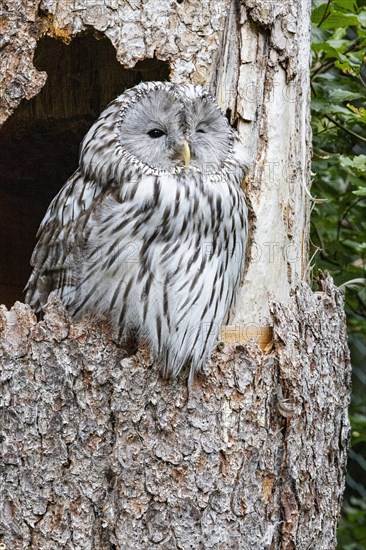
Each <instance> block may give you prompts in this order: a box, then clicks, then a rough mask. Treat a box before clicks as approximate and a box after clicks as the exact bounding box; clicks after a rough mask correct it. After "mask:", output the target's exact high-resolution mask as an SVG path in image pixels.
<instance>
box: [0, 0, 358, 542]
mask: <svg viewBox="0 0 366 550" xmlns="http://www.w3.org/2000/svg"><path fill="white" fill-rule="evenodd" d="M0 10H1V17H2V18H1V37H0V48H1V53H2V56H1V59H0V74H1V75H2V77H1V79H0V123H1V122H3V121H4V120H6V119H7V118H8V117H9V116H10V115H11V113H12V112H13V111H14V110H15V109H17V112H16V113H15V115H14V116H13V117H11V118H9V119H8V120H7V122H6V123H5V125H4V126H3V129H2V130H1V131H0V147H1V148H2V149H4V147H7V148H9V147H10V149H11V150H12V148H13V147H14V155H13V164H11V166H12V168H11V170H10V169H7V170H1V166H2V165H1V162H2V161H1V159H0V172H2V174H6V177H8V179H5V181H4V184H2V185H1V189H0V197H1V198H2V197H3V196H5V199H4V200H2V202H1V204H0V245H1V246H2V247H3V246H4V250H5V251H7V255H6V254H4V253H3V249H2V250H1V252H2V258H1V259H2V263H1V265H0V292H1V295H0V301H2V300H3V299H5V298H3V296H5V294H4V293H5V292H7V293H8V294H7V301H8V303H12V300H11V298H13V297H14V296H16V295H18V294H17V293H19V288H21V282H22V278H21V277H20V274H19V272H20V271H21V270H22V269H23V270H24V268H23V267H22V268H20V267H19V265H20V264H18V263H17V262H18V261H20V260H19V258H20V257H21V256H22V255H24V254H22V252H23V249H22V247H26V246H32V243H31V237H30V235H33V233H34V228H35V226H36V225H37V223H38V222H37V216H38V215H39V213H38V210H41V209H42V208H43V206H42V208H41V202H42V201H41V200H40V199H41V198H42V200H44V199H45V200H46V203H45V206H46V205H47V202H48V200H49V199H50V198H51V197H49V198H48V199H47V196H46V188H47V192H48V193H50V192H52V194H54V192H53V189H54V188H55V190H57V186H59V185H60V184H62V181H61V182H58V180H57V172H60V171H61V168H62V166H63V165H64V164H65V163H66V162H68V161H69V160H70V157H71V156H72V154H75V155H76V152H77V148H76V149H75V151H74V153H73V152H72V151H71V149H70V150H69V149H67V144H68V143H69V142H70V141H72V139H74V141H75V142H77V143H79V141H80V137H81V136H79V133H80V132H81V131H83V132H84V131H85V125H87V124H88V121H89V123H90V119H92V117H95V116H97V115H98V112H99V111H100V110H101V108H103V107H104V106H105V102H106V101H108V100H109V99H112V97H113V95H112V97H110V96H109V94H110V93H113V94H115V95H117V92H116V90H119V91H122V90H123V89H124V87H127V86H130V85H133V84H134V83H135V81H136V80H137V81H138V80H141V78H145V79H152V78H160V79H163V78H166V76H167V71H168V70H169V67H170V78H171V79H172V80H175V81H192V82H196V83H201V84H204V85H205V86H207V87H209V88H210V89H211V91H213V93H215V94H216V96H217V99H218V101H219V103H220V104H221V106H222V107H223V109H226V110H228V115H229V116H230V117H231V120H232V122H236V124H237V126H238V129H239V132H240V133H241V135H242V137H243V141H244V143H245V144H246V146H247V150H248V164H249V168H250V169H249V176H248V181H247V191H248V202H249V206H250V209H251V222H250V245H249V247H248V262H247V269H246V275H245V280H244V285H243V289H242V292H241V295H240V299H239V309H238V313H237V315H236V317H235V318H234V319H233V320H232V324H231V325H230V327H227V330H226V332H227V333H230V337H228V338H226V337H225V340H230V341H232V340H233V334H234V340H236V339H237V340H239V343H238V344H236V345H234V344H231V345H230V346H226V347H224V348H223V349H221V350H220V351H217V352H216V353H215V354H214V355H213V357H212V362H211V364H210V365H208V366H207V368H206V373H205V374H204V375H203V376H202V377H200V378H199V379H197V381H196V382H195V384H194V387H193V389H192V390H191V391H190V392H188V390H187V386H186V383H185V381H184V379H179V380H176V381H173V382H172V381H164V380H162V379H161V378H160V376H159V373H158V368H157V367H156V366H154V365H151V362H150V357H149V352H148V350H146V349H141V350H140V351H139V352H138V353H137V354H136V355H134V356H132V357H130V356H129V355H128V354H127V353H126V352H125V351H124V350H122V349H121V348H120V347H118V346H117V345H116V344H115V343H114V342H112V341H111V340H110V338H109V336H108V331H107V329H106V328H105V327H103V326H101V325H100V326H93V324H92V323H90V322H88V321H87V320H85V321H83V322H80V323H74V322H73V321H72V320H71V319H70V318H69V317H68V316H67V314H66V313H65V311H64V310H63V308H62V306H61V305H60V304H59V303H58V302H55V301H53V302H51V303H50V304H49V306H48V309H47V312H46V315H45V318H44V320H43V321H42V322H39V323H37V321H36V319H35V317H34V315H33V314H32V312H31V311H30V309H29V308H28V307H26V306H24V305H22V304H21V303H16V305H15V306H14V307H13V308H12V309H11V310H10V311H8V310H6V308H3V309H1V310H0V361H1V366H2V370H1V384H2V387H1V402H2V407H3V408H2V419H1V431H2V443H1V445H2V465H1V475H2V480H0V491H1V500H0V507H1V517H0V547H1V549H2V550H3V549H4V550H10V548H12V549H15V550H17V549H24V548H31V549H34V550H36V549H40V550H48V549H50V550H54V549H58V548H67V549H75V550H84V549H93V550H104V549H105V550H107V549H112V548H121V549H122V548H123V549H125V548H128V549H130V548H131V549H151V548H155V547H156V548H162V549H163V548H165V549H167V550H168V549H169V550H171V549H174V548H179V549H183V550H188V549H193V548H195V549H196V548H207V549H217V550H224V549H230V548H232V549H237V548H242V549H244V550H247V549H248V550H252V549H253V548H254V549H262V548H263V549H265V548H270V549H272V550H273V549H282V550H284V549H286V550H288V549H296V550H310V549H312V548H316V549H317V550H330V549H332V548H334V547H335V530H336V524H337V518H338V515H339V509H340V502H341V497H342V492H343V487H344V475H345V461H346V446H347V437H348V429H349V427H348V420H347V414H346V410H347V404H348V399H349V376H350V372H349V371H350V367H349V359H348V350H347V343H346V335H345V323H344V315H343V305H342V300H341V297H340V295H339V293H338V292H337V290H336V289H335V288H334V287H333V285H332V283H331V281H330V280H329V279H328V278H327V279H325V280H324V281H322V283H321V284H322V289H321V292H319V293H317V294H314V293H313V292H312V291H311V290H310V288H309V287H308V286H307V284H306V283H305V282H301V281H302V280H303V279H304V278H306V272H307V242H308V204H307V198H306V197H307V193H308V191H307V185H308V182H309V173H310V171H309V158H310V147H309V141H310V134H309V124H308V118H309V110H308V96H309V13H310V0H304V1H300V0H288V1H286V2H280V1H272V2H268V0H245V1H242V2H238V1H235V0H217V1H210V0H208V1H203V2H198V0H183V1H180V2H175V1H173V0H164V1H160V0H159V1H157V0H148V1H141V0H128V1H127V0H126V1H124V0H58V1H56V0H43V1H41V2H40V1H39V0H6V2H5V4H3V6H2V7H1V8H0ZM85 33H86V34H85ZM42 37H43V38H42ZM50 37H54V38H57V39H59V40H62V41H63V42H64V43H69V42H71V46H69V47H70V51H71V50H72V48H73V47H74V46H75V52H74V50H72V51H73V52H74V53H75V55H76V63H75V62H74V61H75V60H74V61H73V62H72V61H71V56H70V58H69V57H68V54H67V53H66V52H65V51H64V50H62V51H61V50H59V49H58V48H56V49H55V50H52V47H53V46H52V45H51V46H50V44H49V41H51V42H52V40H51V38H50ZM75 37H77V38H75ZM95 37H96V38H97V39H98V42H97V41H96V40H95ZM105 37H107V38H108V39H109V40H110V43H109V42H108V40H107V39H106V38H105ZM37 43H38V47H37V48H36V46H37ZM41 43H42V45H41ZM97 44H99V46H100V47H99V46H98V45H97ZM57 45H60V42H57ZM63 47H64V46H63ZM113 48H114V50H115V52H116V55H117V59H118V61H119V62H120V63H121V64H123V65H124V66H125V67H127V68H128V67H132V66H133V65H134V64H135V63H136V62H138V61H140V62H143V63H145V62H146V63H147V65H139V66H135V67H134V69H133V71H128V72H127V70H125V72H124V73H123V74H122V73H121V72H119V68H120V67H119V65H118V64H117V63H115V65H113V63H112V60H111V57H110V50H111V49H113ZM114 50H113V55H114ZM70 51H69V53H70ZM35 52H36V54H37V55H36V57H37V58H35V59H33V56H34V54H35ZM47 52H48V53H47ZM108 52H109V53H108ZM43 56H44V58H45V62H44V63H43V61H42V58H43ZM148 58H150V60H148ZM153 58H154V59H153ZM164 62H165V63H164ZM42 63H43V64H42ZM63 63H64V65H63ZM53 65H57V66H58V65H60V67H61V68H62V71H61V75H60V74H58V73H56V72H55V73H53V75H52V78H51V77H50V78H49V80H48V82H47V84H46V86H44V84H45V82H46V78H47V75H46V73H45V72H42V70H36V68H35V66H37V67H46V68H47V72H48V73H49V74H51V71H52V68H53ZM75 65H76V66H75ZM116 65H118V67H116ZM85 66H86V67H87V70H86V71H85V70H84V72H83V69H85ZM137 67H139V68H137ZM44 70H46V69H44ZM64 75H65V76H64ZM113 75H114V76H113ZM112 76H113V78H112ZM48 85H49V87H48V88H47V86H48ZM88 86H89V88H88ZM43 87H44V88H43ZM41 89H42V91H41V93H39V92H40V90H41ZM78 90H79V91H80V90H81V95H80V96H78V95H77V91H78ZM84 90H85V93H84ZM95 90H98V93H96V91H95ZM91 91H92V93H90V92H91ZM43 92H45V93H44V95H43V96H42V93H43ZM69 92H70V93H69ZM118 93H119V92H118ZM36 94H38V96H36ZM68 94H69V95H68ZM33 96H34V100H35V101H36V100H37V98H41V99H40V100H39V101H38V103H37V102H35V103H32V102H33V99H32V100H31V101H29V103H26V104H24V101H23V103H22V104H21V102H22V100H28V99H30V98H32V97H33ZM41 96H42V97H41ZM83 96H84V97H83ZM96 96H98V97H96ZM85 98H86V101H85V103H84V104H83V109H84V111H79V110H78V108H79V106H81V105H82V103H83V99H84V100H85ZM89 99H90V100H89ZM93 101H94V102H95V104H94V105H92V103H93ZM20 104H21V105H20ZM24 105H25V107H24ZM22 109H23V110H22ZM94 111H96V112H94ZM17 113H21V114H20V115H19V116H18V115H17ZM17 116H18V118H17ZM12 121H13V122H12ZM18 122H20V123H21V127H22V129H24V132H25V133H23V134H22V135H21V136H20V135H19V133H17V132H18ZM75 125H78V126H77V128H78V129H77V131H75V132H74V128H75ZM28 128H30V130H29V131H28V133H27V129H28ZM22 131H23V130H22ZM56 134H60V135H62V136H65V137H64V138H63V142H64V144H63V146H62V147H64V148H61V149H59V145H57V146H56V145H54V143H56V142H54V141H53V137H54V136H55V135H56ZM24 136H25V137H24ZM23 138H24V139H23ZM17 140H18V141H17ZM77 140H78V141H77ZM18 142H21V148H22V149H24V150H25V151H26V153H27V151H28V149H27V147H29V155H28V158H27V162H29V163H30V164H29V166H30V169H29V172H32V170H33V169H35V168H36V167H37V166H38V165H42V166H44V172H45V173H44V174H40V175H39V174H38V173H37V174H38V175H37V177H36V178H35V179H34V180H26V179H25V178H24V173H23V172H22V167H21V166H19V164H20V162H19V161H18V156H17V151H18V149H17V148H16V145H17V143H18ZM34 144H36V146H37V147H38V148H37V149H36V150H35V149H34V148H33V145H34ZM31 148H32V149H31ZM53 150H57V151H60V155H59V156H60V159H57V160H58V164H57V163H56V159H55V157H52V156H51V152H53ZM35 151H36V153H37V154H35ZM66 151H67V153H66ZM17 161H18V162H17ZM47 161H48V162H49V163H48V164H45V163H46V162H47ZM32 163H33V164H32ZM7 166H9V165H7ZM52 167H53V171H54V173H52V177H49V178H48V179H49V181H47V174H49V172H48V170H49V169H51V168H52ZM71 168H72V162H70V172H71V171H72V170H71ZM69 175H70V174H69V173H68V174H66V177H67V176H69ZM41 176H42V177H41ZM26 184H27V185H28V190H25V191H24V189H25V187H27V185H26ZM23 188H24V189H23ZM43 188H44V189H45V191H44V195H43V194H42V193H43V191H42V189H43ZM18 195H19V200H18ZM32 201H33V203H34V204H33V203H32ZM5 204H6V205H10V207H9V208H11V211H9V212H8V213H7V215H6V216H5V215H4V212H5V208H4V205H5ZM19 204H21V216H20V215H19V211H18V210H17V207H18V206H19ZM42 204H43V203H42ZM7 208H8V207H7ZM7 220H9V222H8V221H7ZM13 220H16V221H17V225H16V226H12V227H10V228H9V227H8V223H9V224H10V223H13ZM27 220H30V221H27ZM23 226H24V227H23ZM22 227H23V230H24V235H25V237H24V238H23V237H20V238H19V243H18V245H17V246H18V247H19V254H18V253H17V252H14V250H17V247H14V246H13V243H14V241H13V238H14V235H16V234H18V233H19V235H20V231H21V229H22ZM28 241H29V242H28ZM17 254H18V255H17ZM13 256H16V258H15V261H13V260H14V258H13ZM10 260H11V261H13V263H12V267H10V268H9V263H10ZM250 260H251V261H250ZM18 267H19V268H18ZM23 276H24V273H23ZM17 277H19V281H18V280H17V281H15V279H17ZM15 282H16V285H17V287H16V289H15ZM2 283H4V288H5V287H6V290H4V291H3V287H2ZM12 285H14V289H13V290H11V291H9V288H13V287H12ZM3 292H4V293H3ZM268 293H271V296H272V298H271V299H270V301H268ZM19 297H20V295H19ZM264 325H266V326H264ZM268 325H273V342H272V343H271V344H270V345H268V338H267V340H266V341H265V342H264V344H263V345H262V348H264V352H263V353H262V352H261V351H260V350H259V349H258V347H257V346H256V344H255V343H254V342H251V343H249V344H248V345H246V346H243V345H242V342H241V341H242V340H243V339H242V336H243V335H244V339H247V336H248V334H249V335H252V334H253V333H254V334H255V333H256V332H258V334H259V335H268V334H271V332H270V331H269V326H268ZM237 335H238V336H237ZM266 342H267V344H266ZM1 545H2V546H1Z"/></svg>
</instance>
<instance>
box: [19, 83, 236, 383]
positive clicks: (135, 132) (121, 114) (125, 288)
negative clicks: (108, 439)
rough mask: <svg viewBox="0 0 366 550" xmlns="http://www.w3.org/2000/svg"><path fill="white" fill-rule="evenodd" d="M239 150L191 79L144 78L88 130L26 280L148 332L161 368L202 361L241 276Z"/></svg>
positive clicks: (124, 333)
mask: <svg viewBox="0 0 366 550" xmlns="http://www.w3.org/2000/svg"><path fill="white" fill-rule="evenodd" d="M244 159H245V153H244V149H243V146H242V144H241V143H240V141H239V138H238V136H237V134H236V132H235V130H234V129H233V128H232V127H231V126H230V125H229V123H228V122H227V120H226V118H225V117H224V115H223V114H222V113H221V111H220V110H219V108H218V106H217V104H216V103H215V101H214V100H213V98H212V97H211V96H210V95H209V93H208V92H207V91H205V90H204V89H203V88H201V87H200V86H194V85H176V84H172V83H167V82H144V83H141V84H139V85H137V86H135V87H134V88H132V89H130V90H127V91H125V92H124V93H123V94H122V95H120V96H119V97H118V98H117V99H115V100H114V101H113V102H112V103H111V104H110V105H109V106H108V107H107V108H106V109H105V111H104V112H103V113H102V114H101V115H100V117H99V119H98V120H97V122H96V123H95V124H94V125H93V126H92V127H91V129H90V130H89V132H88V133H87V134H86V136H85V138H84V140H83V142H82V145H81V150H80V161H79V168H78V169H77V170H76V172H75V173H74V174H73V175H72V176H71V177H70V179H69V180H68V181H67V182H66V184H65V185H64V187H63V188H62V189H61V191H60V192H59V194H58V195H57V196H56V197H55V199H54V200H53V201H52V203H51V205H50V206H49V208H48V211H47V213H46V215H45V217H44V219H43V221H42V224H41V227H40V229H39V232H38V239H39V240H38V243H37V245H36V248H35V250H34V252H33V255H32V259H31V263H32V266H33V267H34V269H33V272H32V275H31V277H30V279H29V281H28V284H27V287H26V291H27V292H26V301H27V302H28V303H29V304H30V305H31V306H33V308H34V309H35V310H36V312H39V311H40V310H41V309H42V306H43V305H44V304H45V303H46V301H47V297H48V295H49V294H50V292H52V291H53V292H54V293H55V294H56V295H57V296H59V297H60V298H61V300H62V301H63V303H64V304H65V306H66V308H67V309H68V311H69V312H70V313H71V314H72V315H73V316H75V317H76V318H80V317H81V316H82V315H84V314H86V313H88V314H90V315H92V316H98V315H103V316H107V317H108V318H109V320H110V323H111V326H112V327H113V329H114V331H115V333H116V335H117V336H118V338H119V339H120V340H123V339H124V338H126V337H128V335H130V334H131V333H132V334H134V335H135V337H137V338H138V339H139V340H144V341H148V342H149V343H150V346H151V349H152V353H153V355H154V357H155V359H156V360H157V361H159V363H160V364H161V365H162V368H163V371H164V372H165V374H171V375H173V376H175V375H177V374H178V373H179V372H180V370H181V369H182V368H183V366H185V365H186V364H188V365H190V373H191V374H190V376H191V379H192V376H193V375H194V373H195V372H197V371H198V370H199V369H200V368H201V367H202V365H203V364H204V363H205V361H206V359H207V358H208V356H209V354H210V352H211V351H212V349H213V347H214V345H215V342H216V341H217V336H218V333H219V329H220V326H221V324H222V323H223V322H225V321H226V320H227V316H228V314H229V312H230V310H231V309H232V306H233V304H234V301H235V295H236V293H237V289H238V286H239V282H240V278H241V273H242V268H243V257H244V249H245V244H246V238H247V209H246V205H245V199H244V194H243V192H242V190H241V187H240V185H241V182H242V179H243V176H244V171H245V160H244Z"/></svg>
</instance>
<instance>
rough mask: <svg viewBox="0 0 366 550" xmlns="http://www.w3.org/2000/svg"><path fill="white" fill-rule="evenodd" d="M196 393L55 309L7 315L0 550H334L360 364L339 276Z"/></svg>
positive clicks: (290, 309) (280, 317)
mask: <svg viewBox="0 0 366 550" xmlns="http://www.w3.org/2000/svg"><path fill="white" fill-rule="evenodd" d="M321 285H322V291H321V292H319V293H316V294H314V293H313V292H312V291H311V290H310V289H309V287H308V286H307V285H306V284H305V283H301V284H300V285H299V286H298V288H297V289H296V291H295V292H294V293H293V295H292V297H291V299H290V303H289V304H288V305H281V304H279V303H278V302H276V301H272V302H271V303H270V308H271V312H272V319H273V329H274V341H273V347H272V349H271V350H267V353H264V354H263V353H262V352H260V350H258V348H257V347H256V345H254V344H253V345H247V346H243V345H239V344H238V345H231V346H225V347H224V348H223V349H221V350H220V351H217V352H216V353H215V354H214V355H213V357H212V362H211V363H210V364H209V365H208V366H207V368H206V372H205V373H204V374H203V375H202V376H201V377H199V378H198V379H197V380H196V382H195V384H194V386H193V388H192V389H191V390H190V391H188V389H187V385H186V383H185V380H184V377H183V378H179V379H178V380H175V381H171V380H168V381H166V380H162V379H161V378H160V376H159V373H158V371H157V368H156V367H155V366H154V365H152V364H151V361H150V357H149V353H148V350H146V349H141V350H139V352H138V353H137V354H136V355H134V356H132V357H128V356H126V354H125V352H124V351H123V350H122V349H120V348H119V347H118V346H117V345H116V344H115V343H113V342H112V341H111V340H110V339H109V337H108V331H106V330H104V329H103V327H101V326H98V327H96V326H95V325H93V324H92V323H91V322H87V321H83V322H78V323H75V322H73V321H72V320H71V319H70V318H69V316H68V315H67V314H66V312H65V310H64V309H63V307H62V305H61V304H60V303H59V302H58V301H57V300H56V299H54V300H52V302H51V303H50V304H49V305H48V306H47V312H46V314H45V318H44V320H43V321H41V322H39V323H37V322H36V319H35V316H34V314H33V313H32V312H31V310H30V308H29V307H28V306H24V305H23V304H21V303H16V304H15V306H14V308H13V309H12V310H11V311H10V312H8V311H6V309H5V308H3V309H2V311H1V329H2V332H1V348H0V354H1V361H2V365H3V372H2V378H1V382H2V405H3V407H4V408H3V417H2V438H3V439H2V440H3V465H2V482H1V523H0V531H1V532H2V534H3V539H2V541H3V543H4V544H5V548H8V549H10V548H12V549H18V548H19V549H21V548H32V549H42V550H46V549H50V550H51V549H52V550H53V549H58V548H68V549H73V548H75V549H88V548H90V549H97V548H98V549H101V550H102V549H109V548H120V549H125V548H136V549H140V548H141V549H151V548H155V547H157V548H167V549H168V548H169V550H170V549H173V548H180V549H189V548H210V549H211V548H217V549H228V548H233V549H235V548H243V549H248V550H249V549H253V548H258V549H259V548H273V549H296V550H305V549H307V548H317V549H322V550H330V549H331V548H335V530H336V525H337V518H338V515H339V509H340V504H341V499H342V493H343V487H344V476H345V463H346V455H347V439H348V432H349V425H348V418H347V409H346V406H347V403H348V399H349V393H348V392H349V381H350V366H349V358H348V353H347V343H346V334H345V332H344V318H343V315H342V314H341V311H342V307H343V302H342V298H341V296H340V294H339V292H338V291H337V290H336V289H335V288H334V286H333V284H332V282H331V280H330V278H329V277H328V278H326V279H325V280H323V281H321Z"/></svg>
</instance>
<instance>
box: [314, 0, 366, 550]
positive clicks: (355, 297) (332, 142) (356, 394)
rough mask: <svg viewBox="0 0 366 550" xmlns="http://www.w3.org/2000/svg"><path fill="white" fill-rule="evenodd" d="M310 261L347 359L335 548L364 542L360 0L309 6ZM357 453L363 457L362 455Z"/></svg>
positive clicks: (364, 182) (365, 247) (363, 25)
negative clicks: (349, 384)
mask: <svg viewBox="0 0 366 550" xmlns="http://www.w3.org/2000/svg"><path fill="white" fill-rule="evenodd" d="M312 23H313V25H312V28H313V45H312V53H313V64H312V73H311V76H312V80H311V82H312V92H313V102H312V126H313V151H314V155H313V172H314V174H315V175H314V182H313V187H312V193H313V195H314V196H316V197H318V198H319V199H324V200H322V201H318V202H316V203H315V205H314V209H313V217H312V243H313V247H314V251H313V252H314V259H313V263H315V266H316V267H317V268H320V269H322V270H328V271H329V272H330V273H331V274H332V276H333V278H334V280H335V283H336V284H337V285H338V286H339V287H340V288H341V289H342V290H343V291H344V295H345V306H346V314H347V323H348V331H349V344H350V349H351V358H352V366H353V387H354V391H353V397H352V403H351V408H350V419H351V424H352V441H351V451H350V458H349V468H348V476H347V489H346V494H345V500H344V505H343V517H342V520H341V524H340V527H339V530H338V541H339V548H341V549H342V550H362V549H366V482H365V479H366V459H365V458H363V456H365V451H366V391H365V390H366V371H365V366H364V365H363V363H364V362H365V355H366V323H365V316H366V290H365V280H366V279H365V269H366V243H365V235H366V208H365V207H366V177H365V176H366V99H365V98H366V56H365V50H366V0H359V1H357V0H334V1H326V0H317V1H316V2H314V6H313V12H312ZM362 453H363V456H362Z"/></svg>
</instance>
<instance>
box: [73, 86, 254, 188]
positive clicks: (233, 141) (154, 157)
mask: <svg viewBox="0 0 366 550" xmlns="http://www.w3.org/2000/svg"><path fill="white" fill-rule="evenodd" d="M97 144H98V145H97ZM236 157H237V158H236ZM235 158H236V160H237V161H238V164H240V165H241V164H244V153H243V148H242V146H241V144H240V142H239V140H238V138H237V135H236V132H235V130H234V129H233V128H232V127H231V126H230V124H229V123H228V121H227V119H226V117H225V116H224V115H223V113H222V112H221V110H220V109H219V107H218V105H217V104H216V102H215V100H214V99H213V97H212V96H211V95H210V94H209V93H208V92H207V91H206V90H205V89H204V88H202V87H201V86H198V85H184V84H173V83H170V82H143V83H141V84H138V85H137V86H135V87H134V88H131V89H129V90H127V91H125V92H124V93H123V94H122V95H120V96H119V97H118V98H117V99H116V100H114V101H113V102H112V103H111V104H110V105H109V106H108V107H107V109H106V110H105V111H104V112H103V113H102V114H101V115H100V117H99V119H98V121H97V122H96V123H95V124H94V126H92V128H91V129H90V130H89V132H88V134H87V135H86V136H85V138H84V141H83V144H82V147H81V155H80V166H81V168H82V169H83V171H84V173H85V175H87V176H88V177H91V178H96V179H97V181H99V182H100V181H106V180H107V181H111V180H115V179H116V171H115V168H116V166H117V165H118V164H119V162H118V161H121V162H122V163H125V164H126V163H128V164H130V165H133V166H134V167H135V168H139V169H140V170H142V171H143V172H144V173H150V174H157V175H158V174H161V173H173V174H175V173H179V172H182V171H186V172H187V171H196V172H197V171H201V172H205V173H216V172H220V171H221V170H222V169H223V167H224V166H225V165H226V166H227V165H228V164H230V163H232V162H233V160H235ZM234 164H235V162H234ZM113 170H114V171H113ZM107 181H106V183H107Z"/></svg>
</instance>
